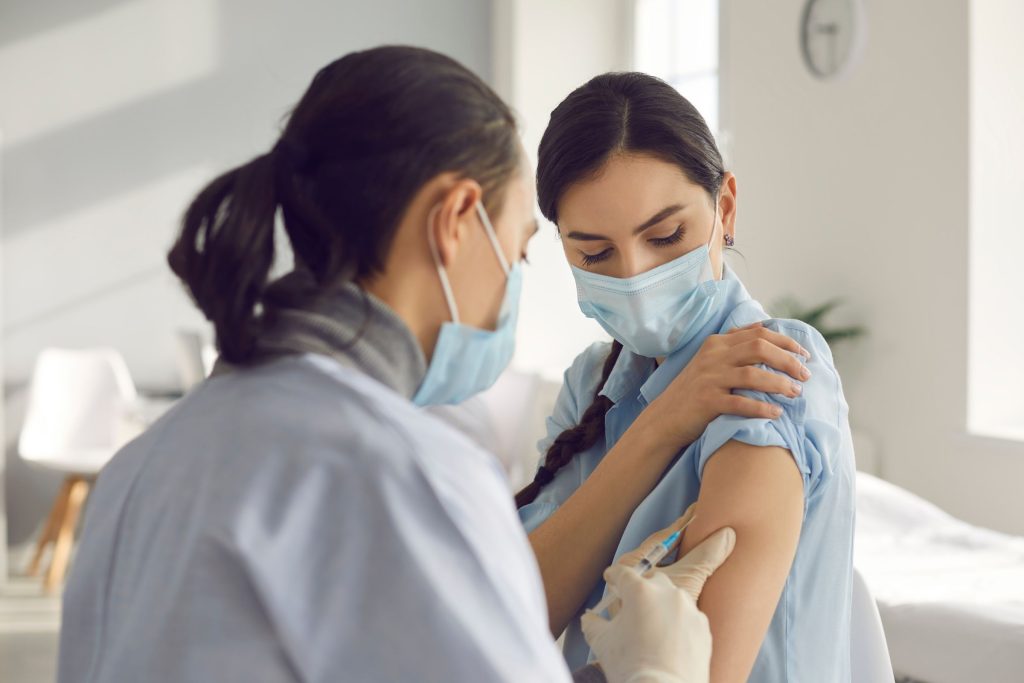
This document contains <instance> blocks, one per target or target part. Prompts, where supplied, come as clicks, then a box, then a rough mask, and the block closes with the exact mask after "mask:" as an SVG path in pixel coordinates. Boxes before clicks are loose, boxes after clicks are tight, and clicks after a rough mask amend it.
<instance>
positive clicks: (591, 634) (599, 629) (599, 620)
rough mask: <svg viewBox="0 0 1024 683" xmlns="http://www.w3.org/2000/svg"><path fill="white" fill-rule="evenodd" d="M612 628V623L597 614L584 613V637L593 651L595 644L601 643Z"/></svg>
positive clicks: (581, 619)
mask: <svg viewBox="0 0 1024 683" xmlns="http://www.w3.org/2000/svg"><path fill="white" fill-rule="evenodd" d="M610 627H611V622H610V621H608V620H607V619H605V618H604V617H602V616H600V615H599V614H598V613H597V612H593V611H588V612H584V614H583V616H582V617H580V628H581V629H582V630H583V637H584V638H585V639H586V641H587V644H588V645H590V647H591V649H593V648H594V643H599V642H600V641H601V640H602V638H603V636H604V634H605V632H606V631H607V630H608V629H609V628H610Z"/></svg>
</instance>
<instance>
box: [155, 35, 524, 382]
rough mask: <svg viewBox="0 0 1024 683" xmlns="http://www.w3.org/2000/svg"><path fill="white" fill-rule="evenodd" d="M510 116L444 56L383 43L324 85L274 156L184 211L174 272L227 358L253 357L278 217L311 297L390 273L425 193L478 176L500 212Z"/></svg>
mask: <svg viewBox="0 0 1024 683" xmlns="http://www.w3.org/2000/svg"><path fill="white" fill-rule="evenodd" d="M520 156H521V155H520V146H519V137H518V133H517V130H516V124H515V120H514V117H513V115H512V112H511V111H510V110H509V108H508V106H507V105H506V104H505V103H504V102H502V100H501V99H500V98H499V97H498V96H497V95H496V94H495V93H494V92H493V91H492V90H491V89H490V88H489V87H488V86H487V85H486V84H484V82H483V81H481V80H480V78H478V77H477V76H476V75H474V74H473V73H472V72H470V71H469V70H468V69H466V68H465V67H463V66H462V65H461V64H459V63H458V62H456V61H454V60H452V59H450V58H448V57H445V56H443V55H440V54H438V53H436V52H431V51H429V50H424V49H420V48H413V47H380V48H376V49H372V50H367V51H364V52H356V53H352V54H349V55H347V56H345V57H342V58H341V59H338V60H337V61H334V62H332V63H331V64H328V65H327V66H325V67H324V68H323V69H321V70H320V71H319V72H318V73H317V74H316V76H315V77H314V78H313V81H312V83H311V84H310V86H309V88H308V89H307V90H306V92H305V94H304V95H303V96H302V99H301V100H299V102H298V104H297V105H296V106H295V108H294V110H293V111H292V113H291V114H290V116H289V118H288V121H287V123H286V125H285V128H284V131H283V132H282V134H281V136H280V139H279V140H278V141H277V144H276V145H274V147H273V149H272V150H271V151H269V152H267V153H266V154H262V155H260V156H258V157H256V158H254V159H252V160H251V161H249V162H247V163H245V164H242V165H241V166H239V167H238V168H235V169H232V170H230V171H228V172H227V173H224V174H223V175H221V176H220V177H218V178H216V179H215V180H213V181H212V182H211V183H210V184H209V185H207V186H206V187H205V188H204V189H203V190H202V191H201V192H200V193H199V194H198V196H196V198H195V199H194V200H193V201H192V203H191V205H190V206H189V207H188V209H187V211H186V212H185V216H184V219H183V221H182V228H181V232H180V234H179V236H178V238H177V241H176V242H175V244H174V246H173V247H172V249H171V250H170V253H169V254H168V263H169V264H170V267H171V269H172V270H173V271H174V272H175V274H177V276H178V277H179V278H181V280H182V281H183V282H184V284H185V286H186V287H187V289H188V291H189V293H190V294H191V296H192V298H193V300H194V301H195V303H196V305H197V306H198V307H199V308H200V309H201V310H202V312H203V314H204V315H205V316H206V317H207V319H209V320H210V321H211V322H212V323H213V326H214V329H215V331H216V335H217V345H218V347H219V351H220V353H221V355H222V356H223V357H224V359H225V360H227V361H229V362H232V363H245V362H247V361H250V360H252V357H253V353H254V350H255V345H256V340H257V338H258V336H259V333H260V329H261V321H262V318H263V310H264V308H265V307H266V308H271V307H272V306H273V305H274V300H273V299H274V295H273V290H271V291H270V292H268V289H267V285H268V277H269V274H270V270H271V267H272V265H273V262H274V224H275V217H276V214H277V210H278V207H280V209H281V214H282V217H283V223H284V229H285V232H286V234H287V236H288V240H289V242H290V243H291V247H292V252H293V254H294V257H295V262H296V269H297V270H302V271H304V272H306V273H307V274H308V275H309V276H311V278H312V281H313V283H314V284H313V289H320V288H326V287H329V286H331V285H334V284H336V283H338V282H339V281H348V280H359V279H363V278H368V277H370V276H372V275H374V274H376V273H379V272H380V271H381V270H382V268H383V266H384V262H385V259H386V257H387V254H388V252H389V250H390V247H391V242H392V240H393V239H394V235H395V231H396V229H397V227H398V223H399V221H400V219H401V217H402V215H403V214H404V212H405V209H406V207H407V206H408V204H409V202H410V201H411V199H412V198H413V196H414V195H415V194H416V192H417V191H418V190H419V189H420V188H421V187H422V186H423V185H424V184H425V183H427V182H428V181H429V180H430V179H432V178H434V177H436V176H437V175H439V174H441V173H445V172H455V173H457V174H459V176H460V177H466V178H472V179H474V180H476V181H477V182H479V183H480V185H481V187H482V188H483V190H484V203H485V205H486V208H487V209H488V211H489V212H490V214H491V215H492V216H493V215H495V214H496V213H498V212H499V211H500V208H501V202H502V200H503V198H504V191H503V190H504V187H505V184H506V182H507V181H508V180H509V179H510V178H511V177H512V175H513V173H515V172H516V169H517V168H518V167H519V165H520V163H521V159H520Z"/></svg>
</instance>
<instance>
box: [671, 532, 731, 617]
mask: <svg viewBox="0 0 1024 683" xmlns="http://www.w3.org/2000/svg"><path fill="white" fill-rule="evenodd" d="M735 547H736V532H735V531H734V530H733V529H732V528H731V527H723V528H721V529H719V530H718V531H716V532H715V533H713V534H711V535H710V536H708V537H707V538H706V539H704V541H703V542H701V544H700V545H698V546H697V547H696V548H694V549H693V550H691V551H690V552H688V553H686V555H685V556H683V557H682V558H681V559H680V560H679V561H677V562H676V563H674V564H672V565H671V566H669V567H666V568H665V573H667V574H669V575H670V576H671V578H672V581H673V582H674V583H675V584H676V585H677V586H679V587H680V588H682V589H683V590H685V591H686V592H687V593H689V594H690V597H691V598H693V599H694V600H697V599H698V598H699V597H700V594H701V591H703V590H704V583H705V582H706V581H707V580H708V577H710V576H711V575H712V574H714V573H715V571H716V570H717V569H718V568H719V567H721V566H722V563H724V562H725V561H726V560H727V559H728V558H729V555H730V554H732V551H733V548H735Z"/></svg>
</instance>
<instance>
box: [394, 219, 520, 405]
mask: <svg viewBox="0 0 1024 683" xmlns="http://www.w3.org/2000/svg"><path fill="white" fill-rule="evenodd" d="M476 211H477V215H479V217H480V222H481V223H482V224H483V226H484V231H485V232H486V233H487V237H488V239H490V241H491V246H492V247H493V248H494V253H495V254H496V255H497V257H498V263H499V264H500V265H501V268H502V270H503V271H504V272H505V277H506V278H507V279H506V281H505V296H504V298H503V299H502V302H501V311H500V312H499V313H498V325H497V328H496V329H495V330H494V331H490V330H484V329H481V328H479V327H472V326H470V325H465V324H463V323H461V322H459V309H458V308H457V307H456V305H455V296H454V295H453V294H452V286H451V283H450V282H449V281H448V273H447V272H446V271H445V269H444V266H443V265H441V257H440V255H439V254H438V252H437V244H436V243H435V242H434V236H433V233H432V232H428V241H429V242H430V251H431V253H432V254H433V257H434V264H435V265H436V266H437V275H438V277H439V278H440V279H441V288H442V289H443V290H444V298H445V300H446V301H447V303H448V311H449V313H450V314H451V317H452V320H451V322H446V323H444V324H442V325H441V333H440V334H439V335H438V337H437V344H435V345H434V355H433V356H432V357H431V359H430V365H429V366H428V367H427V374H426V377H424V378H423V383H422V384H421V385H420V388H419V389H418V390H417V391H416V395H415V396H413V399H412V400H413V403H415V404H417V405H421V406H428V405H439V404H445V403H461V402H462V401H465V400H466V399H467V398H469V397H470V396H472V395H473V394H476V393H479V392H481V391H484V390H485V389H488V388H490V387H491V385H492V384H494V382H495V380H497V379H498V376H499V375H501V373H502V372H504V370H505V368H507V367H508V364H509V361H511V360H512V353H513V351H515V338H516V320H517V318H518V315H519V292H520V291H521V290H522V283H523V279H522V278H523V274H522V270H521V268H520V266H519V264H518V263H516V264H514V265H512V266H511V267H510V266H509V263H508V259H506V258H505V253H504V252H503V251H502V250H501V245H500V244H499V243H498V236H497V234H496V233H495V232H494V226H493V225H491V220H490V218H488V216H487V211H486V210H485V209H484V207H483V204H480V203H479V202H478V203H477V205H476Z"/></svg>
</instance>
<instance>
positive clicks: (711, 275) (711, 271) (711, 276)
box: [704, 201, 725, 282]
mask: <svg viewBox="0 0 1024 683" xmlns="http://www.w3.org/2000/svg"><path fill="white" fill-rule="evenodd" d="M717 227H718V202H717V201H716V202H715V217H714V219H713V222H712V223H711V235H710V236H709V237H708V243H707V244H705V245H704V247H705V248H706V249H707V252H708V257H707V258H708V260H707V266H706V267H707V271H705V275H706V277H705V282H710V281H713V280H715V279H716V278H715V268H714V264H712V263H711V245H712V243H713V242H714V241H715V233H716V232H717V231H716V230H715V228H717ZM722 230H725V224H724V223H723V224H722Z"/></svg>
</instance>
